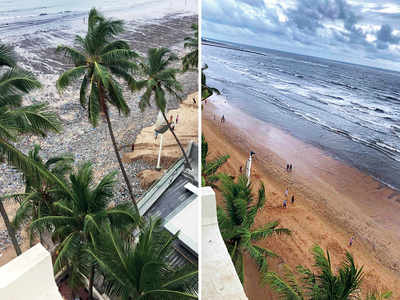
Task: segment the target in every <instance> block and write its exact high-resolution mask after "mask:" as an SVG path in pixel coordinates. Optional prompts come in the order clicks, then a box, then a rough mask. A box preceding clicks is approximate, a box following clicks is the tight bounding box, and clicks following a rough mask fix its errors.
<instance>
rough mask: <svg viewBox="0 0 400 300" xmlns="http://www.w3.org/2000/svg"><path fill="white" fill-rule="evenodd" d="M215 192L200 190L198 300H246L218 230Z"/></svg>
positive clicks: (207, 189) (209, 189)
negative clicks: (199, 283)
mask: <svg viewBox="0 0 400 300" xmlns="http://www.w3.org/2000/svg"><path fill="white" fill-rule="evenodd" d="M216 208H217V207H216V200H215V193H214V191H213V190H212V188H210V187H204V188H202V189H201V215H202V216H201V230H202V232H201V249H202V252H201V298H202V299H207V300H224V299H226V300H233V299H235V300H247V297H246V294H245V293H244V290H243V286H242V284H241V282H240V279H239V277H238V275H237V273H236V270H235V267H234V265H233V262H232V260H231V257H230V255H229V253H228V250H227V249H226V246H225V243H224V241H223V239H222V236H221V233H220V231H219V227H218V220H217V210H216Z"/></svg>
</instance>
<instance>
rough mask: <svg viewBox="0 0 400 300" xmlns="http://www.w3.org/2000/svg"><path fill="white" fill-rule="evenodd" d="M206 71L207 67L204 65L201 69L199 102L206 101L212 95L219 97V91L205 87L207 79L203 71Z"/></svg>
mask: <svg viewBox="0 0 400 300" xmlns="http://www.w3.org/2000/svg"><path fill="white" fill-rule="evenodd" d="M207 69H208V65H207V64H205V65H204V67H202V68H201V101H203V100H206V99H207V98H209V97H211V96H212V95H213V94H217V95H220V94H221V93H220V91H219V90H218V89H216V88H213V87H210V86H208V85H207V78H206V74H205V73H204V70H207Z"/></svg>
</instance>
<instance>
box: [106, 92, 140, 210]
mask: <svg viewBox="0 0 400 300" xmlns="http://www.w3.org/2000/svg"><path fill="white" fill-rule="evenodd" d="M99 91H100V102H101V105H102V110H103V112H104V115H105V116H106V120H107V125H108V131H109V132H110V136H111V141H112V144H113V146H114V151H115V155H116V156H117V160H118V163H119V167H120V169H121V172H122V175H123V176H124V179H125V182H126V186H127V187H128V191H129V195H130V196H131V199H132V202H133V205H134V207H135V210H136V213H137V214H138V215H140V214H139V208H138V206H137V204H136V201H135V197H134V196H133V191H132V186H131V183H130V181H129V178H128V175H127V174H126V171H125V168H124V164H123V163H122V160H121V156H120V155H119V151H118V146H117V142H116V141H115V136H114V132H113V129H112V126H111V120H110V116H109V115H108V108H107V106H106V104H105V101H104V91H103V87H102V85H101V84H99Z"/></svg>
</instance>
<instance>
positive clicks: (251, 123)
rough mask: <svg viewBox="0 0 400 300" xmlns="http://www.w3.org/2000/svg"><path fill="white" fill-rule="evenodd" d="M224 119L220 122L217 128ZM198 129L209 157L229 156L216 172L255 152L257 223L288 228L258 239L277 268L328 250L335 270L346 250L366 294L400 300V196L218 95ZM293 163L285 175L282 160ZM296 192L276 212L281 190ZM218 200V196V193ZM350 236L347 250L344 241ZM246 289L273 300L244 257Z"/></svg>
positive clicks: (235, 168)
mask: <svg viewBox="0 0 400 300" xmlns="http://www.w3.org/2000/svg"><path fill="white" fill-rule="evenodd" d="M222 114H224V115H225V118H226V122H225V123H224V124H222V125H220V124H219V120H220V118H221V115H222ZM202 130H203V133H204V135H205V137H206V140H207V141H208V143H209V158H210V159H212V158H215V157H216V156H218V155H222V154H229V155H230V159H229V160H228V162H227V163H226V164H225V165H224V166H223V167H222V168H221V171H222V172H226V173H228V174H231V175H234V176H237V175H238V174H239V168H240V166H243V168H245V162H246V159H247V157H248V155H249V151H250V150H253V151H255V152H256V159H255V160H254V163H253V168H252V170H253V172H252V181H253V183H254V185H255V188H257V185H258V183H259V181H263V182H264V183H265V186H266V190H267V203H266V207H265V208H264V209H263V211H261V212H260V213H259V214H258V216H257V218H256V225H262V224H264V223H266V222H268V221H272V220H279V221H280V224H281V226H283V227H286V228H289V229H290V230H292V235H291V236H290V237H282V236H281V237H278V238H271V239H268V240H265V241H261V242H260V245H262V246H265V247H268V248H269V249H271V250H273V251H274V252H276V253H277V254H279V255H280V256H281V259H275V260H273V261H272V263H271V269H272V270H275V271H279V270H280V266H281V265H282V264H283V263H286V264H288V265H289V266H290V267H291V268H294V267H295V266H297V265H300V264H301V265H305V266H308V267H311V266H312V265H313V259H312V255H311V251H310V250H311V248H312V246H313V245H315V244H319V245H320V246H322V247H323V248H324V249H328V250H329V252H330V254H331V257H332V260H333V263H334V265H335V266H337V264H338V263H340V262H341V261H342V260H343V258H344V255H345V252H346V251H350V253H352V254H353V255H354V257H355V261H356V263H357V265H359V266H361V265H364V272H365V280H364V283H363V289H364V294H365V291H367V290H370V289H375V288H379V289H382V290H392V291H393V292H394V297H393V299H400V285H399V284H400V274H399V267H400V266H399V263H398V262H399V261H400V260H399V259H400V247H399V241H398V240H399V234H398V233H399V232H400V231H399V227H400V224H399V222H400V218H398V216H399V215H400V204H399V199H400V195H399V193H398V192H396V191H393V190H391V189H389V188H387V187H385V186H383V185H381V184H380V183H379V182H377V181H375V180H374V179H373V178H371V177H370V176H368V175H366V174H363V173H361V172H360V171H358V170H356V169H354V168H351V167H349V166H347V165H345V164H343V163H342V162H339V161H337V160H335V159H333V158H331V157H329V156H328V155H327V154H325V153H324V152H322V151H320V150H319V149H316V148H315V147H312V146H310V145H307V144H305V143H303V142H301V141H299V140H297V139H295V138H293V137H292V136H290V135H289V134H287V133H286V132H283V131H282V130H279V129H276V128H274V127H272V126H270V125H269V124H266V123H264V122H262V121H259V120H255V119H253V118H251V117H250V116H248V115H246V114H244V113H242V112H241V111H239V110H237V109H235V108H234V107H232V106H230V105H229V103H226V102H225V99H224V98H222V97H212V98H211V99H210V100H208V103H207V104H205V105H204V110H203V119H202ZM287 162H289V163H293V166H294V169H293V171H292V172H291V173H288V172H287V171H286V163H287ZM287 187H288V188H289V197H291V195H293V194H294V195H295V204H294V205H291V204H290V203H289V207H288V209H283V208H282V202H283V200H284V191H285V189H286V188H287ZM217 202H218V203H219V204H220V205H221V204H222V203H223V202H222V198H221V195H220V194H219V193H217ZM351 235H355V237H356V239H355V243H354V244H353V246H352V247H351V248H349V247H348V242H349V239H350V237H351ZM245 270H246V272H245V274H246V276H245V277H246V278H245V290H246V293H247V295H248V297H249V299H251V300H256V299H257V300H258V299H263V300H265V299H277V297H276V295H274V294H273V293H271V290H270V289H269V288H268V287H260V285H259V274H258V272H257V270H256V267H255V265H254V263H253V262H252V261H251V260H250V259H249V258H246V268H245Z"/></svg>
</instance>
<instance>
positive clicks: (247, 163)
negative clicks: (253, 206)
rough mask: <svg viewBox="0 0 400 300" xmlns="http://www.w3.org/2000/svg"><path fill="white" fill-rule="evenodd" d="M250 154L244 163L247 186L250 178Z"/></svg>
mask: <svg viewBox="0 0 400 300" xmlns="http://www.w3.org/2000/svg"><path fill="white" fill-rule="evenodd" d="M251 158H252V157H251V154H250V156H249V158H248V159H247V162H246V176H247V185H249V184H250V177H251Z"/></svg>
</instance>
